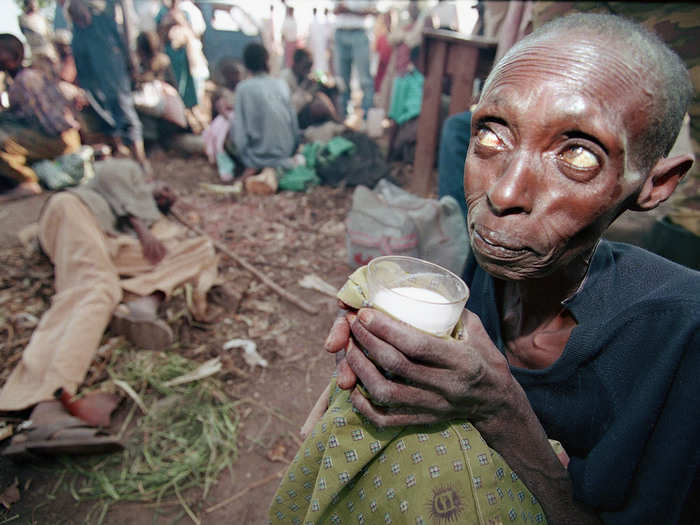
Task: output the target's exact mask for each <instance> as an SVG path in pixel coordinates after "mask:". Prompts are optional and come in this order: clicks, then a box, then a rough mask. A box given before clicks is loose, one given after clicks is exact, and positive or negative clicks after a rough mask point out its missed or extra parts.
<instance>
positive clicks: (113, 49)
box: [68, 0, 151, 174]
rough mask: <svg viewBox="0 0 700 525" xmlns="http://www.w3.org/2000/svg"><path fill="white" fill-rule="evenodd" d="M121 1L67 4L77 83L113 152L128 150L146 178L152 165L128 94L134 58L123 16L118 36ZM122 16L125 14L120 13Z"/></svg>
mask: <svg viewBox="0 0 700 525" xmlns="http://www.w3.org/2000/svg"><path fill="white" fill-rule="evenodd" d="M117 4H119V5H121V0H104V1H98V0H71V2H70V6H69V8H68V13H69V15H70V17H71V19H72V21H73V40H72V43H71V45H72V48H73V58H74V59H75V66H76V69H77V73H78V84H79V85H80V87H81V88H83V89H84V90H85V91H86V92H87V93H88V94H89V95H90V97H91V105H93V107H94V108H95V109H96V111H97V112H98V114H99V115H100V116H101V117H102V118H103V120H105V122H106V123H107V124H108V126H109V128H110V134H111V136H112V138H113V141H114V145H115V146H116V148H117V150H122V149H123V148H124V145H126V146H128V147H129V148H131V151H132V153H133V155H134V157H135V158H136V160H137V161H138V162H139V164H141V166H142V167H143V169H144V171H145V172H146V173H147V174H150V173H151V165H150V163H149V162H148V160H147V159H146V151H145V149H144V146H143V129H142V126H141V121H140V120H139V117H138V115H137V113H136V108H135V107H134V97H133V95H132V92H131V85H132V82H133V75H134V74H135V72H136V66H135V60H134V57H132V55H131V53H130V51H129V49H128V48H127V46H126V41H127V40H128V39H129V34H130V32H131V27H130V26H129V22H128V18H127V17H124V25H123V30H124V33H125V34H122V33H121V32H120V29H119V27H118V26H117V22H116V18H115V8H116V6H117ZM122 12H123V13H124V12H125V10H124V9H122Z"/></svg>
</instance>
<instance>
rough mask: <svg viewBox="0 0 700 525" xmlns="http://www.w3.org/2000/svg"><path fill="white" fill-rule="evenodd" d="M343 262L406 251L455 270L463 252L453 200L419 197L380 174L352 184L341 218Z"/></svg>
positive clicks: (462, 228)
mask: <svg viewBox="0 0 700 525" xmlns="http://www.w3.org/2000/svg"><path fill="white" fill-rule="evenodd" d="M346 232H347V233H346V240H347V247H348V259H349V264H350V265H351V266H353V267H357V266H360V265H363V264H367V263H368V262H369V261H370V260H371V259H373V258H374V257H377V256H380V255H409V256H413V257H419V258H421V259H425V260H426V261H430V262H433V263H435V264H439V265H440V266H444V267H445V268H448V269H449V270H451V271H453V272H454V273H456V274H457V275H461V274H462V271H463V270H464V265H465V263H466V261H467V256H468V255H469V250H470V247H469V239H468V237H467V226H466V224H465V222H464V218H463V216H462V212H461V211H460V208H459V204H457V201H456V200H455V199H454V198H452V197H450V196H445V197H442V198H441V199H440V200H435V199H424V198H421V197H418V196H416V195H413V194H412V193H409V192H407V191H405V190H403V189H401V188H399V187H398V186H396V185H394V184H392V183H390V182H388V181H387V180H384V179H382V180H380V181H379V182H378V183H377V185H376V187H375V189H374V190H370V189H369V188H367V187H365V186H358V187H357V188H356V189H355V192H354V193H353V202H352V208H351V209H350V212H349V213H348V217H347V219H346Z"/></svg>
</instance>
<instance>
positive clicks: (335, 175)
mask: <svg viewBox="0 0 700 525" xmlns="http://www.w3.org/2000/svg"><path fill="white" fill-rule="evenodd" d="M341 136H342V137H343V138H345V139H347V140H349V141H350V142H352V143H353V144H355V150H354V151H353V152H352V154H350V155H342V156H339V157H338V158H336V159H335V160H333V161H331V162H328V163H326V164H325V165H323V166H318V167H316V173H317V174H318V176H319V177H320V178H321V181H322V182H323V184H328V185H331V186H337V185H339V184H341V183H345V184H346V185H347V186H358V185H360V184H362V185H363V186H367V187H369V188H374V186H375V184H377V182H379V180H380V179H382V178H387V179H390V177H389V165H388V164H387V163H386V160H384V154H383V153H382V151H381V149H380V148H379V146H378V145H377V143H376V142H374V141H373V140H372V139H371V138H369V137H368V136H367V135H366V134H364V133H359V132H356V131H346V132H344V133H343V134H342V135H341Z"/></svg>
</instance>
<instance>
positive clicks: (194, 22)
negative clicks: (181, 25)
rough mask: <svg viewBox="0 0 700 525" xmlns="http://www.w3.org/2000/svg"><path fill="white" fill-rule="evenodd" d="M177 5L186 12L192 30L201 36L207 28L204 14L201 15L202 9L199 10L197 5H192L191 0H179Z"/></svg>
mask: <svg viewBox="0 0 700 525" xmlns="http://www.w3.org/2000/svg"><path fill="white" fill-rule="evenodd" d="M177 6H178V7H179V8H180V9H181V10H182V12H183V13H185V14H187V19H188V21H189V23H190V27H192V32H193V33H194V34H195V35H196V36H197V37H201V36H202V35H203V34H204V31H205V30H206V29H207V24H206V23H205V22H204V16H202V11H200V10H199V7H197V6H196V5H194V3H193V2H192V1H191V0H180V2H179V3H178V4H177Z"/></svg>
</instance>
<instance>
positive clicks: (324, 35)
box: [309, 16, 329, 73]
mask: <svg viewBox="0 0 700 525" xmlns="http://www.w3.org/2000/svg"><path fill="white" fill-rule="evenodd" d="M309 47H310V48H311V55H312V56H313V59H314V65H313V70H314V71H322V72H324V73H326V72H327V71H328V70H329V68H328V26H327V24H326V23H324V22H321V20H320V19H319V17H318V16H315V17H314V19H313V20H312V21H311V24H310V25H309Z"/></svg>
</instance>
